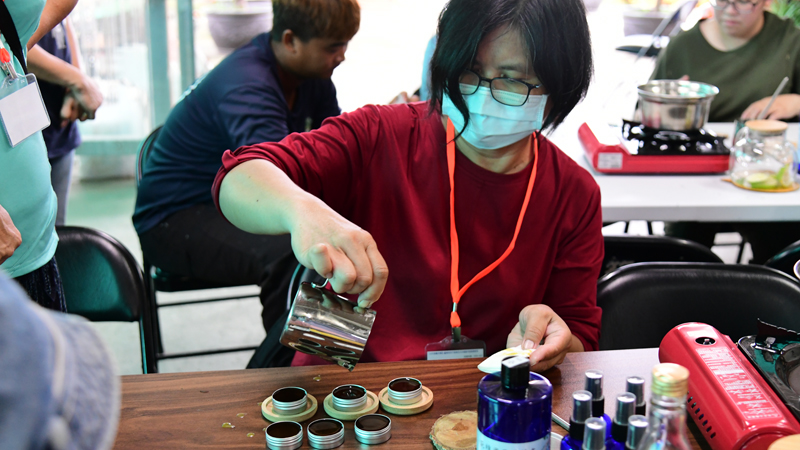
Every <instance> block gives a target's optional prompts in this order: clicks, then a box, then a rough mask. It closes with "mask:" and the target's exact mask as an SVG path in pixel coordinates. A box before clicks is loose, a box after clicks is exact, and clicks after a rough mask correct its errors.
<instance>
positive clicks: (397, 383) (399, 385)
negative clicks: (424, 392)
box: [389, 378, 421, 392]
mask: <svg viewBox="0 0 800 450" xmlns="http://www.w3.org/2000/svg"><path fill="white" fill-rule="evenodd" d="M420 386H421V385H420V384H419V381H417V380H413V379H411V378H400V379H399V380H394V381H392V382H391V383H389V389H391V390H393V391H395V392H414V391H416V390H417V389H419V387H420Z"/></svg>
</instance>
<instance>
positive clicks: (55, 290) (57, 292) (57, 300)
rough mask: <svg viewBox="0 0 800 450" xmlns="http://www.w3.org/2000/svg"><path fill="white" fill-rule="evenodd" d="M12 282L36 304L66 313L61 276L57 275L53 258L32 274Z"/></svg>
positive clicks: (19, 277)
mask: <svg viewBox="0 0 800 450" xmlns="http://www.w3.org/2000/svg"><path fill="white" fill-rule="evenodd" d="M14 281H16V282H17V283H19V285H20V286H22V288H23V289H25V291H26V292H27V293H28V296H29V297H30V298H31V300H33V301H35V302H36V303H38V304H40V305H42V306H44V307H45V308H47V309H52V310H54V311H61V312H67V303H66V301H65V300H64V287H63V286H62V285H61V275H59V273H58V265H57V264H56V259H55V258H52V259H51V260H50V261H48V262H47V264H45V265H43V266H42V267H39V268H38V269H36V270H34V271H33V272H29V273H26V274H25V275H20V276H18V277H16V278H14Z"/></svg>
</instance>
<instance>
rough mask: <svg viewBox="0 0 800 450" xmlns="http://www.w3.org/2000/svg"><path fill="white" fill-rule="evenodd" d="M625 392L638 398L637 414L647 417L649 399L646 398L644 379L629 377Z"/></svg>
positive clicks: (626, 381)
mask: <svg viewBox="0 0 800 450" xmlns="http://www.w3.org/2000/svg"><path fill="white" fill-rule="evenodd" d="M625 392H630V393H631V394H633V395H635V396H636V414H639V415H640V416H645V415H647V399H646V398H644V378H642V377H636V376H634V377H628V378H627V379H626V380H625Z"/></svg>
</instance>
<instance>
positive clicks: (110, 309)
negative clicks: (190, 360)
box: [56, 226, 155, 373]
mask: <svg viewBox="0 0 800 450" xmlns="http://www.w3.org/2000/svg"><path fill="white" fill-rule="evenodd" d="M56 231H57V233H58V239H59V242H58V247H57V248H56V262H57V264H58V270H59V273H60V274H61V283H62V285H63V287H64V297H65V299H66V303H67V311H69V312H70V313H72V314H77V315H80V316H83V317H85V318H87V319H89V320H91V321H97V322H103V321H120V322H139V325H140V327H139V330H140V332H141V343H142V368H143V371H144V372H145V373H148V372H153V371H154V366H153V365H150V364H152V363H154V362H155V359H154V355H155V350H154V347H152V339H153V334H152V325H151V322H150V314H149V308H150V306H149V297H148V296H149V291H148V289H147V287H146V285H145V280H144V273H143V272H142V269H141V268H140V267H139V264H138V263H137V262H136V260H135V259H134V257H133V255H131V253H130V252H129V251H128V249H127V248H125V246H123V245H122V244H121V243H120V242H119V241H117V240H116V239H114V238H113V237H111V236H109V235H108V234H106V233H103V232H101V231H98V230H93V229H91V228H83V227H72V226H65V227H56Z"/></svg>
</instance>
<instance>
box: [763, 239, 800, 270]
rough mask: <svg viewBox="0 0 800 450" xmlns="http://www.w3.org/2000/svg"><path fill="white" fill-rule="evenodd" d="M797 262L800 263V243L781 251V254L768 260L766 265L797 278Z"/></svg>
mask: <svg viewBox="0 0 800 450" xmlns="http://www.w3.org/2000/svg"><path fill="white" fill-rule="evenodd" d="M797 261H800V241H797V242H795V243H794V244H792V245H790V246H788V247H786V248H785V249H783V250H781V251H780V253H778V254H777V255H775V256H773V257H772V258H770V259H769V260H767V262H765V263H764V265H765V266H767V267H771V268H773V269H775V270H780V271H781V272H783V273H787V274H789V275H791V276H795V272H794V266H795V264H797Z"/></svg>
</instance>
